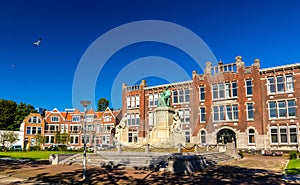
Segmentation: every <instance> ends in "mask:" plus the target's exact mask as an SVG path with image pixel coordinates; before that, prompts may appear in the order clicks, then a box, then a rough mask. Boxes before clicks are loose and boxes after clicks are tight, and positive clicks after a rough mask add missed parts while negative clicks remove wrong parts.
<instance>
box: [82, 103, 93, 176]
mask: <svg viewBox="0 0 300 185" xmlns="http://www.w3.org/2000/svg"><path fill="white" fill-rule="evenodd" d="M90 103H91V102H90V101H88V100H82V101H80V104H81V105H82V106H83V107H84V125H83V137H84V139H83V177H82V178H83V180H84V179H85V176H86V108H87V106H89V105H90Z"/></svg>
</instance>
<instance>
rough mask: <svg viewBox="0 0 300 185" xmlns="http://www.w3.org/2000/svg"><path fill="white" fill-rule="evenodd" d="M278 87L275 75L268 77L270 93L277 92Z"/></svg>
mask: <svg viewBox="0 0 300 185" xmlns="http://www.w3.org/2000/svg"><path fill="white" fill-rule="evenodd" d="M275 92H276V88H275V78H274V77H269V78H268V93H269V94H271V93H275Z"/></svg>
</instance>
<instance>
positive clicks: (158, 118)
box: [149, 107, 175, 148]
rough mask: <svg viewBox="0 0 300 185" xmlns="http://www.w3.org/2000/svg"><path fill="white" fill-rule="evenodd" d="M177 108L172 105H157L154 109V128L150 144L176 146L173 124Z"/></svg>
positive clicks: (160, 146) (162, 146) (161, 146)
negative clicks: (172, 129) (172, 130)
mask: <svg viewBox="0 0 300 185" xmlns="http://www.w3.org/2000/svg"><path fill="white" fill-rule="evenodd" d="M174 114H175V110H174V109H173V108H172V107H157V108H156V109H155V110H154V118H155V119H154V128H153V129H152V131H151V133H150V138H149V144H150V145H152V146H155V147H159V148H169V147H173V146H174V138H173V133H172V132H171V129H170V127H171V125H172V123H173V116H174Z"/></svg>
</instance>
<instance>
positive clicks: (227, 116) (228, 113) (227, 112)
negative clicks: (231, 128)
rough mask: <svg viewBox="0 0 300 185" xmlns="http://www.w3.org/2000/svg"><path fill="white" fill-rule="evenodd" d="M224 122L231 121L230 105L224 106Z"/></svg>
mask: <svg viewBox="0 0 300 185" xmlns="http://www.w3.org/2000/svg"><path fill="white" fill-rule="evenodd" d="M226 120H228V121H231V120H232V109H231V105H226Z"/></svg>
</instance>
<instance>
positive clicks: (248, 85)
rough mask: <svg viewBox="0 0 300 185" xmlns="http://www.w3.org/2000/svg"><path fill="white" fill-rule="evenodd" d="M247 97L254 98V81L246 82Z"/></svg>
mask: <svg viewBox="0 0 300 185" xmlns="http://www.w3.org/2000/svg"><path fill="white" fill-rule="evenodd" d="M246 96H252V80H246Z"/></svg>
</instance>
